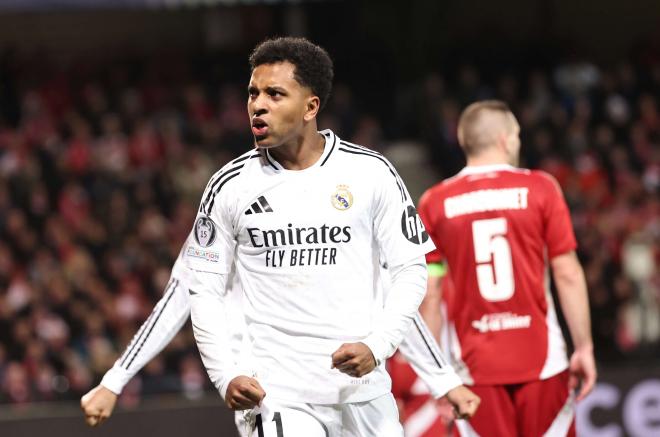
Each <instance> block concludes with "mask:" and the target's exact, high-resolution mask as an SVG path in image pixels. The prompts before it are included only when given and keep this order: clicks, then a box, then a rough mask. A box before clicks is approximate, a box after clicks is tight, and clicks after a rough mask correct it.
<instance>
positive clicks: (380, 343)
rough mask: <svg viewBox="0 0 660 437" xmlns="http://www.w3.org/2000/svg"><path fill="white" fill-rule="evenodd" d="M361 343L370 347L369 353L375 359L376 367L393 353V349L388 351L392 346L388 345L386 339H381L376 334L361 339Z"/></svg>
mask: <svg viewBox="0 0 660 437" xmlns="http://www.w3.org/2000/svg"><path fill="white" fill-rule="evenodd" d="M362 343H364V344H366V345H367V347H368V348H369V349H371V353H372V354H373V355H374V358H375V359H376V367H378V366H380V363H382V362H383V361H385V360H386V359H388V358H389V357H390V356H391V355H393V354H394V351H391V352H390V350H391V349H392V348H391V347H389V345H388V344H387V341H385V340H383V339H382V338H380V336H378V335H374V334H371V335H369V336H368V337H367V338H365V339H364V340H362Z"/></svg>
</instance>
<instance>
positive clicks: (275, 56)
mask: <svg viewBox="0 0 660 437" xmlns="http://www.w3.org/2000/svg"><path fill="white" fill-rule="evenodd" d="M250 66H251V68H252V76H251V78H250V84H249V86H248V94H249V96H248V104H247V109H248V114H249V115H250V123H251V125H252V133H253V134H254V138H255V145H256V146H257V147H261V148H269V147H277V146H280V145H282V144H285V143H288V142H290V141H295V140H296V139H298V138H302V137H303V136H304V135H305V134H309V133H312V132H313V134H316V115H317V114H318V112H319V111H320V110H321V109H322V108H323V106H324V105H325V104H326V102H327V101H328V97H329V96H330V89H331V88H332V77H333V67H332V61H331V60H330V57H329V56H328V53H327V52H326V51H325V50H323V49H322V48H321V47H319V46H317V45H314V44H312V43H311V42H309V41H308V40H306V39H304V38H291V37H285V38H276V39H270V40H266V41H264V42H262V43H261V44H259V45H258V46H257V47H256V48H255V49H254V51H253V52H252V55H251V56H250Z"/></svg>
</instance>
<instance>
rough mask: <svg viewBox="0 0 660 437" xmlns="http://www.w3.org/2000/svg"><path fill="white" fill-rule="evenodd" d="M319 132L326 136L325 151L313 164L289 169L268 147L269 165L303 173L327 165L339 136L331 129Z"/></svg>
mask: <svg viewBox="0 0 660 437" xmlns="http://www.w3.org/2000/svg"><path fill="white" fill-rule="evenodd" d="M319 133H320V134H321V135H323V137H324V138H325V146H324V147H323V153H322V154H321V157H320V158H319V159H318V161H316V162H315V163H314V164H313V165H312V166H310V167H307V168H306V169H304V170H287V169H285V168H284V167H283V166H282V165H281V164H280V163H279V162H277V160H276V159H275V158H274V157H273V155H271V154H270V152H269V151H268V149H265V152H266V153H265V156H266V161H268V165H270V166H271V167H273V168H275V169H276V170H279V171H284V172H291V173H301V172H305V171H308V170H311V169H313V168H316V167H323V165H325V163H326V162H327V161H328V158H330V155H331V154H332V152H334V150H335V147H336V145H337V143H338V142H339V138H338V137H337V136H336V135H335V133H334V132H332V131H331V130H330V129H325V130H322V131H319Z"/></svg>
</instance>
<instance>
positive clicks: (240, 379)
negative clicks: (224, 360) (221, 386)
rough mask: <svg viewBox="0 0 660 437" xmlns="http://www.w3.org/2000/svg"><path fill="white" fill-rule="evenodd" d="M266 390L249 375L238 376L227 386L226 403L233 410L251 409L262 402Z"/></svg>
mask: <svg viewBox="0 0 660 437" xmlns="http://www.w3.org/2000/svg"><path fill="white" fill-rule="evenodd" d="M265 396H266V392H265V391H264V389H263V388H261V386H260V385H259V382H258V381H257V380H256V379H254V378H250V377H249V376H237V377H236V378H234V379H232V380H231V381H230V382H229V385H228V386H227V393H226V394H225V404H226V405H227V406H228V407H229V408H231V409H232V410H250V409H252V408H254V407H256V406H258V405H260V404H261V401H262V400H263V398H264V397H265Z"/></svg>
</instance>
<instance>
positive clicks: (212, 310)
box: [189, 272, 241, 398]
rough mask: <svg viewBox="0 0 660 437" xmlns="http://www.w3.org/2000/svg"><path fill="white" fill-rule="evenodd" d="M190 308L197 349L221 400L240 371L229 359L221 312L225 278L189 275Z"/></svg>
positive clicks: (225, 320) (228, 345)
mask: <svg viewBox="0 0 660 437" xmlns="http://www.w3.org/2000/svg"><path fill="white" fill-rule="evenodd" d="M190 278H191V279H190V289H189V293H190V305H191V312H190V316H191V320H192V326H193V333H194V335H195V341H196V343H197V348H198V349H199V353H200V355H201V357H202V362H203V363H204V367H205V368H206V371H207V373H208V375H209V378H210V379H211V382H212V383H213V385H214V386H215V387H216V389H217V390H218V391H219V392H220V394H221V396H222V397H223V398H224V397H225V394H226V392H227V386H228V385H229V383H230V382H231V380H232V379H234V378H235V377H236V376H238V375H240V374H241V373H240V371H239V370H238V368H237V367H236V365H235V363H234V361H233V360H232V357H231V349H230V344H229V341H230V339H229V328H230V327H229V326H228V325H227V318H226V309H225V285H226V281H227V275H222V274H216V273H207V272H191V275H190Z"/></svg>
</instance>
